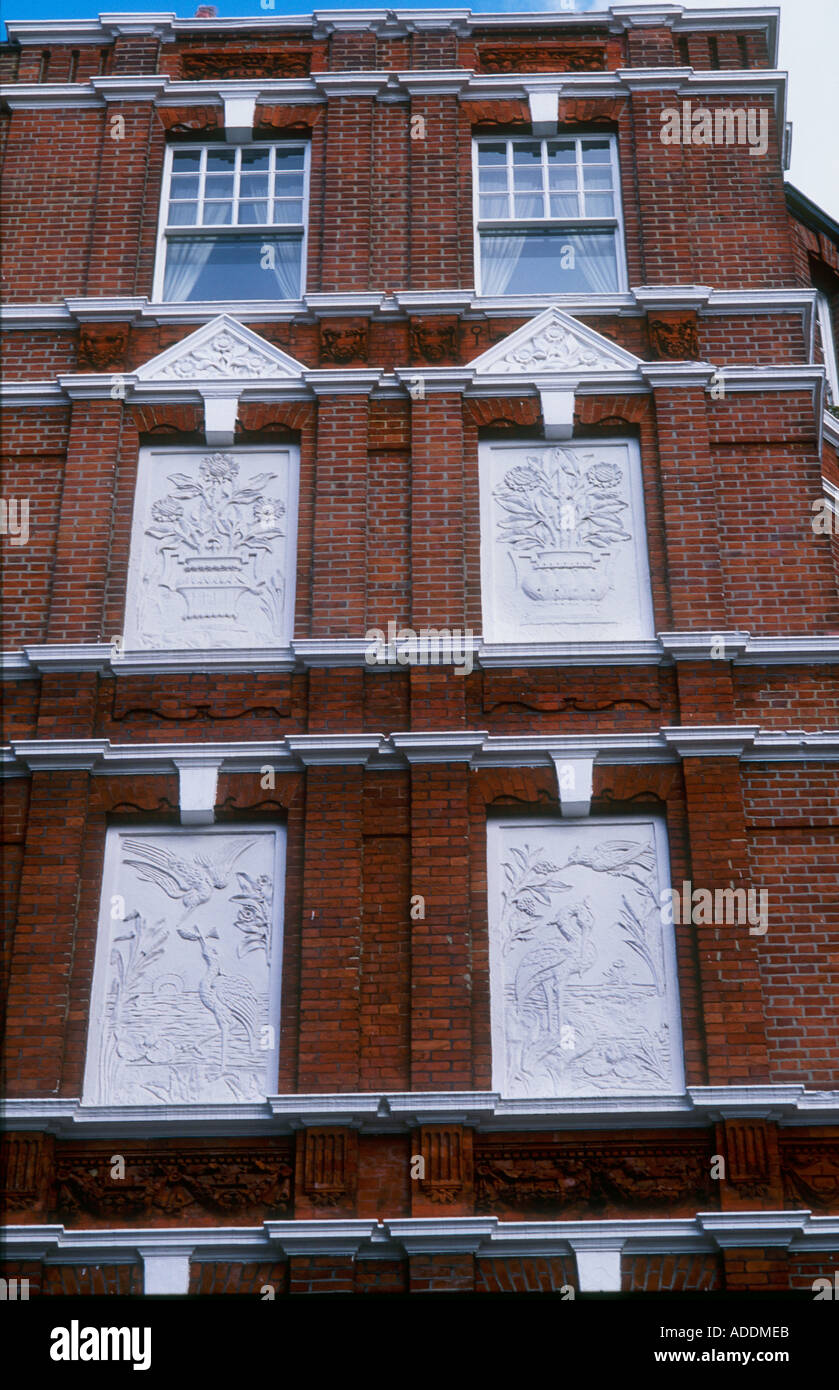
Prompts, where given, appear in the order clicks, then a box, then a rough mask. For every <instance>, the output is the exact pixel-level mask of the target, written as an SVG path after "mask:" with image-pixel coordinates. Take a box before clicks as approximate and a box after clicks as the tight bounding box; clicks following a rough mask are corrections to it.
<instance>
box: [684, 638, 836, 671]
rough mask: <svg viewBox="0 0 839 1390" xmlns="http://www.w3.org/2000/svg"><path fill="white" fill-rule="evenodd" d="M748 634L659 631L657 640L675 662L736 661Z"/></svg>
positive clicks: (740, 658)
mask: <svg viewBox="0 0 839 1390" xmlns="http://www.w3.org/2000/svg"><path fill="white" fill-rule="evenodd" d="M750 636H751V634H750V633H748V632H725V631H720V632H660V633H659V634H658V640H659V642H660V643H661V645H662V647H663V648H664V651H665V652H666V653H667V655H668V656H669V657H671V658H672V660H673V661H675V662H677V663H678V662H679V661H713V660H717V661H736V660H742V658H743V656H744V655H745V652H746V649H747V647H748V645H749V638H750ZM837 640H839V639H837ZM720 648H722V650H721V651H720Z"/></svg>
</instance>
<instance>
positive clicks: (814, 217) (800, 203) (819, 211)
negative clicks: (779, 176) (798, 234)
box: [784, 183, 839, 246]
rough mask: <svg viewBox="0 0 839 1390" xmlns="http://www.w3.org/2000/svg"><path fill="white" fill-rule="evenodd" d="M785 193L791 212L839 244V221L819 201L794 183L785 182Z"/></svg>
mask: <svg viewBox="0 0 839 1390" xmlns="http://www.w3.org/2000/svg"><path fill="white" fill-rule="evenodd" d="M784 193H785V195H786V200H787V207H788V208H789V210H790V212H792V213H794V214H795V216H796V217H798V218H799V219H800V220H801V221H802V222H804V223H805V224H806V225H807V226H808V227H811V228H812V229H813V231H818V232H824V233H825V235H826V236H828V237H830V239H831V241H835V242H836V244H837V245H838V246H839V222H836V221H835V220H834V219H833V218H832V217H831V216H830V214H829V213H827V212H825V211H824V210H823V208H820V207H819V205H818V203H814V202H813V201H812V199H811V198H808V197H807V195H806V194H805V193H802V192H801V190H800V189H799V188H796V187H795V186H794V185H793V184H791V183H785V184H784Z"/></svg>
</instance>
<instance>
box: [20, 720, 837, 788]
mask: <svg viewBox="0 0 839 1390" xmlns="http://www.w3.org/2000/svg"><path fill="white" fill-rule="evenodd" d="M10 747H11V752H12V755H13V758H12V759H9V758H8V756H7V757H6V758H5V759H4V762H5V765H6V768H7V771H9V772H17V771H18V770H19V769H20V768H28V769H29V770H30V771H32V772H44V771H46V772H51V771H59V770H60V771H80V772H85V771H87V772H91V773H93V774H94V775H96V776H109V775H111V774H117V775H135V774H136V773H138V772H143V773H147V774H158V775H168V774H170V773H173V772H177V771H178V770H179V760H181V761H183V760H185V759H194V760H197V761H198V762H201V761H204V760H206V761H210V762H216V763H218V766H219V770H220V771H221V772H222V773H232V772H256V771H258V770H259V769H260V768H261V767H263V766H264V765H266V764H270V765H271V766H272V767H273V768H274V769H275V771H279V772H282V771H299V770H300V769H302V768H304V767H330V766H347V767H351V766H367V767H370V768H373V769H375V768H381V769H382V770H384V769H386V768H388V767H394V768H399V767H401V768H407V767H411V766H413V765H414V764H430V763H441V762H446V763H450V762H467V763H469V764H470V766H472V767H475V768H488V767H511V768H516V767H551V766H554V767H555V766H556V762H557V760H560V761H561V762H571V763H573V762H574V761H575V760H587V759H596V760H597V762H598V763H599V764H601V765H608V766H612V767H620V766H624V765H637V764H642V763H672V762H676V761H678V760H679V759H680V758H720V757H731V758H740V759H743V760H746V761H750V762H812V761H824V762H835V761H837V760H839V732H837V731H825V732H814V733H807V732H806V731H797V730H794V731H791V732H783V731H782V732H776V731H772V730H770V731H767V732H766V733H762V732H761V731H760V729H759V727H758V726H757V725H742V726H740V725H731V726H725V725H709V726H708V727H702V726H690V725H685V726H683V727H680V728H678V727H677V728H672V727H669V728H663V729H661V730H660V731H659V732H657V733H656V732H652V733H620V734H603V733H593V734H575V735H564V736H558V735H556V734H505V735H492V734H487V733H486V732H484V731H481V730H462V731H461V730H457V731H449V732H440V733H425V732H417V733H409V732H405V733H392V734H390V735H389V736H388V735H385V734H378V733H376V734H367V733H334V734H326V733H324V734H287V735H286V736H285V737H284V738H281V739H278V740H277V741H276V742H265V741H256V742H252V743H248V742H237V743H202V744H189V743H183V744H181V743H176V744H165V743H141V744H138V743H131V744H111V743H110V742H109V740H108V739H15V740H13V741H12V743H11V745H10Z"/></svg>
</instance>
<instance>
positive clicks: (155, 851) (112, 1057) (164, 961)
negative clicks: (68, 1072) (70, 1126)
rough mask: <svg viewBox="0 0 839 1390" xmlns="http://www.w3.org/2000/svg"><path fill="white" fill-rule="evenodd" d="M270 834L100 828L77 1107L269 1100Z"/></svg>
mask: <svg viewBox="0 0 839 1390" xmlns="http://www.w3.org/2000/svg"><path fill="white" fill-rule="evenodd" d="M281 848H282V846H281V843H280V832H279V831H278V830H264V829H261V828H259V829H242V828H240V827H239V826H237V827H236V829H235V830H233V831H231V830H221V829H215V828H213V829H212V830H206V831H202V832H200V833H199V832H197V831H188V832H187V831H177V830H167V831H163V832H162V831H148V832H146V831H133V830H111V831H109V835H108V846H107V851H106V856H105V873H104V878H103V890H102V910H101V914H100V925H99V937H98V943H97V955H96V966H95V974H94V983H93V994H92V1002H91V1017H90V1027H89V1037H88V1054H87V1069H86V1073H85V1087H84V1100H85V1103H86V1104H93V1105H153V1104H155V1103H158V1102H159V1103H161V1104H170V1105H172V1104H183V1103H188V1102H199V1101H201V1102H206V1101H254V1100H262V1099H263V1098H264V1097H265V1096H266V1095H267V1094H269V1093H270V1092H271V1091H272V1090H274V1089H276V1071H277V1045H276V1037H277V1033H278V1030H279V986H280V977H279V968H280V953H281V942H280V935H281V932H280V926H279V905H280V902H281V897H282V884H283V877H282V865H281V863H280V862H279V861H280V853H281Z"/></svg>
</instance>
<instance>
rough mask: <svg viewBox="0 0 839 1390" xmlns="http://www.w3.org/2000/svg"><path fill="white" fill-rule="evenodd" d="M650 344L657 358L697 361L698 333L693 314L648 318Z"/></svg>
mask: <svg viewBox="0 0 839 1390" xmlns="http://www.w3.org/2000/svg"><path fill="white" fill-rule="evenodd" d="M649 329H650V344H651V346H652V350H653V352H654V353H655V355H656V357H658V358H670V359H671V360H677V361H683V362H698V361H699V335H698V333H697V331H696V319H695V317H694V316H693V315H683V316H681V317H676V316H673V315H668V316H667V317H662V318H650V319H649Z"/></svg>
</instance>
